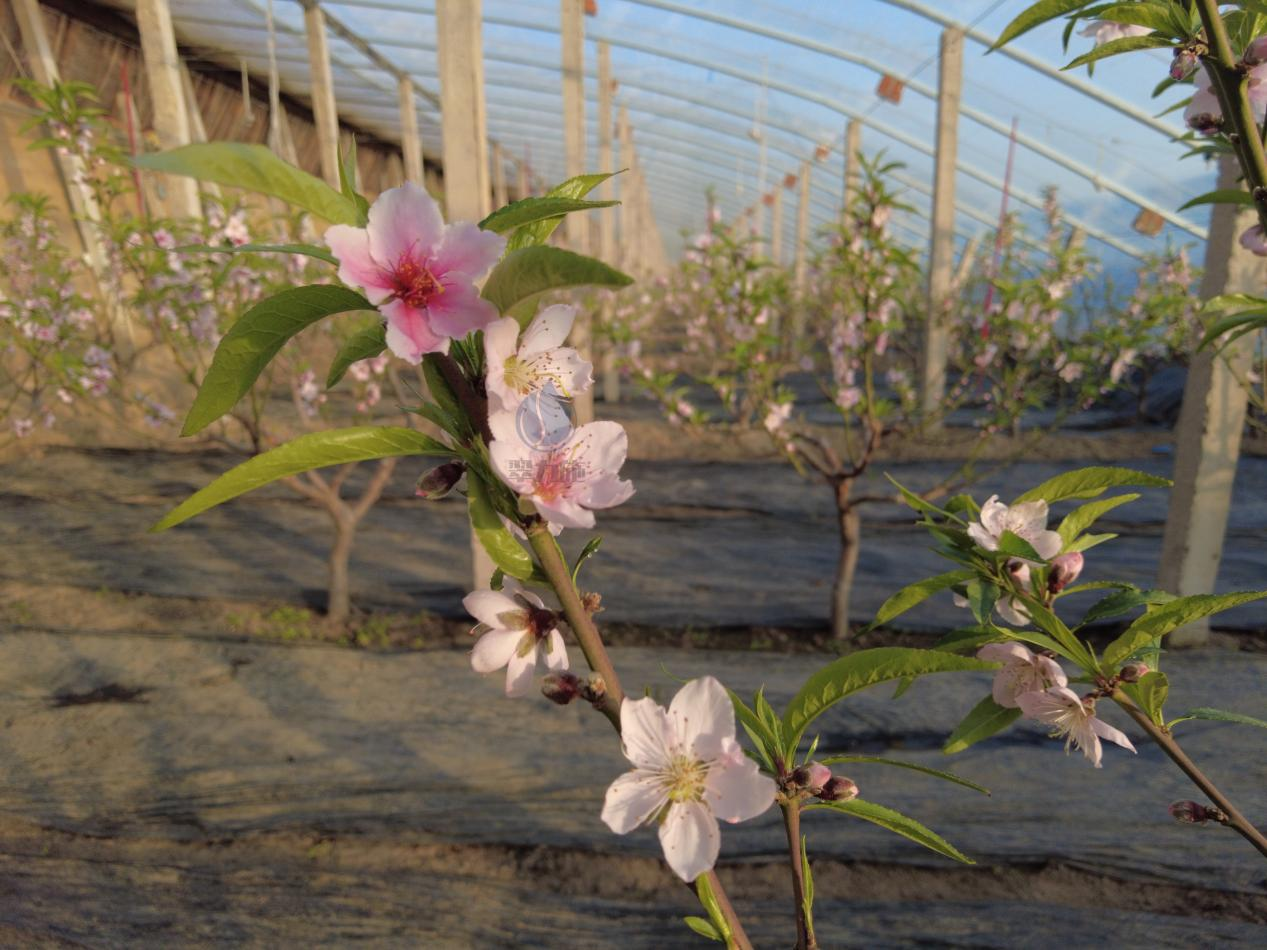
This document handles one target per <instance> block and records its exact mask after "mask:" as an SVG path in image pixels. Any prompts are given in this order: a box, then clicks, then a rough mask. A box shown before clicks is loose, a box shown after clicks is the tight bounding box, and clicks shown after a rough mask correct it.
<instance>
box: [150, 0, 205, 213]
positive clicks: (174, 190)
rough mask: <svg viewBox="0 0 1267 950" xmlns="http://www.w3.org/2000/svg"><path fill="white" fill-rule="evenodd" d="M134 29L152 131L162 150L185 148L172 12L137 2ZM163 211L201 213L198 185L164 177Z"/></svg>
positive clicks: (153, 2) (163, 2)
mask: <svg viewBox="0 0 1267 950" xmlns="http://www.w3.org/2000/svg"><path fill="white" fill-rule="evenodd" d="M136 28H137V31H138V32H139V33H140V34H141V55H142V56H143V57H144V59H145V78H146V80H147V81H148V82H149V87H150V101H151V102H152V103H153V106H154V130H155V131H156V132H157V133H158V144H159V145H160V146H161V147H162V148H163V150H164V151H166V150H168V149H173V148H179V147H180V146H182V145H188V144H189V143H190V141H191V139H190V134H189V113H188V112H187V111H186V110H185V92H184V89H182V88H181V80H180V55H179V54H178V53H177V52H176V33H175V31H174V30H173V29H172V12H171V10H170V9H169V8H168V6H167V0H137V3H136ZM164 185H165V187H166V191H167V210H168V211H169V212H170V213H171V214H172V215H173V216H174V217H178V218H194V217H199V216H201V214H202V204H201V202H200V201H199V199H198V183H197V182H196V181H194V180H193V179H192V178H186V177H185V176H183V175H173V176H169V177H167V179H166V181H165V182H164Z"/></svg>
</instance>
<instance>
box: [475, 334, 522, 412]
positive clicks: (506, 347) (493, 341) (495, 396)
mask: <svg viewBox="0 0 1267 950" xmlns="http://www.w3.org/2000/svg"><path fill="white" fill-rule="evenodd" d="M518 342H519V323H518V321H516V320H515V318H514V317H503V318H502V319H500V320H494V321H493V322H492V323H490V324H489V325H488V326H486V327H485V328H484V366H485V371H484V385H485V387H486V388H487V390H488V398H489V401H490V403H492V402H493V400H497V407H496V408H498V409H513V408H514V407H515V406H516V405H518V404H519V401H520V400H519V394H518V393H516V392H515V391H514V390H512V389H511V388H510V387H509V386H507V385H506V382H505V380H506V361H507V360H508V359H510V358H511V357H512V356H514V355H515V347H516V346H517V345H518ZM489 411H490V412H491V411H494V408H493V407H492V406H491V405H490V410H489Z"/></svg>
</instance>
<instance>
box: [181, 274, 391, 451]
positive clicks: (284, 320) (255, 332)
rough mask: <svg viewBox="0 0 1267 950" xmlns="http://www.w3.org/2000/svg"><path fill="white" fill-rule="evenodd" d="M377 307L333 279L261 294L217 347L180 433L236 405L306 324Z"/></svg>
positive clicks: (202, 425) (191, 430)
mask: <svg viewBox="0 0 1267 950" xmlns="http://www.w3.org/2000/svg"><path fill="white" fill-rule="evenodd" d="M373 309H374V306H373V304H371V303H370V302H369V301H368V300H366V299H365V298H364V297H362V296H361V295H360V294H358V293H354V292H352V291H350V290H348V289H346V288H344V287H333V286H330V285H328V284H313V285H311V286H308V287H292V288H291V289H290V290H283V291H282V292H281V293H279V294H276V295H274V296H272V297H269V298H268V299H267V300H261V301H260V302H259V303H257V304H256V305H255V306H254V307H252V308H251V309H250V310H248V311H247V312H246V313H244V314H242V316H240V317H239V318H238V319H237V322H236V323H234V324H233V326H231V327H230V328H229V332H228V333H226V334H225V335H224V338H223V339H222V340H221V341H220V345H219V346H217V347H216V352H215V356H213V357H212V359H211V368H210V369H208V370H207V375H206V378H204V379H203V381H202V385H201V386H199V387H198V395H197V396H196V397H195V398H194V404H193V406H192V407H191V408H190V410H189V415H188V416H186V417H185V425H184V427H183V428H182V429H181V430H180V434H181V435H193V434H194V433H196V432H201V431H202V430H203V429H205V428H206V427H207V426H209V425H211V423H213V422H215V421H216V420H217V419H219V418H220V417H221V416H222V415H224V414H225V413H226V412H228V411H229V410H230V409H232V408H233V405H234V403H236V402H237V401H238V400H239V399H241V398H242V397H243V396H244V395H245V394H246V393H247V392H248V391H249V390H250V388H251V386H253V385H254V384H255V380H256V379H258V378H259V375H260V373H262V372H263V371H264V367H266V366H267V365H268V363H269V361H270V360H271V359H272V358H273V357H274V356H276V355H277V352H278V350H280V349H281V348H282V346H284V345H285V343H286V341H287V340H289V339H290V338H291V337H293V336H294V335H295V334H296V333H298V332H299V331H300V330H303V329H305V328H306V327H309V326H311V325H312V324H314V323H316V322H317V321H318V320H320V319H322V318H323V317H328V316H330V314H332V313H346V312H348V311H350V310H373Z"/></svg>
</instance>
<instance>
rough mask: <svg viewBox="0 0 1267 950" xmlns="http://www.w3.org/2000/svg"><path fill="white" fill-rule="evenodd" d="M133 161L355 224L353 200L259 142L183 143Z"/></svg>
mask: <svg viewBox="0 0 1267 950" xmlns="http://www.w3.org/2000/svg"><path fill="white" fill-rule="evenodd" d="M134 162H135V163H136V164H137V165H138V166H139V167H141V168H148V169H150V170H151V171H156V172H166V173H167V174H169V175H187V176H189V177H190V178H196V179H198V180H199V181H211V182H215V183H216V184H218V185H228V186H229V187H231V188H243V189H245V190H246V191H255V192H258V193H260V194H262V195H269V196H270V197H273V198H280V199H281V200H282V201H284V202H286V203H287V204H290V205H294V206H295V207H296V208H301V209H303V210H304V211H310V212H312V213H313V214H315V215H316V216H317V217H319V218H322V219H323V220H326V221H329V222H330V223H332V224H350V225H353V226H356V225H357V223H358V221H359V218H360V216H359V214H358V212H357V207H356V205H355V204H354V203H353V202H351V201H349V200H348V199H347V198H345V197H344V196H343V195H341V194H339V192H337V191H335V190H334V189H333V188H331V187H330V186H329V185H327V184H326V183H325V182H324V181H322V180H321V179H320V178H317V177H315V176H313V175H309V174H308V173H307V172H306V171H304V170H303V169H300V168H296V167H295V166H294V165H289V164H287V163H286V162H284V161H282V160H281V159H280V158H278V157H277V156H276V155H274V154H273V153H272V152H271V151H269V149H268V148H267V147H266V146H263V145H247V144H244V143H242V142H205V143H199V144H195V145H182V146H180V147H179V148H174V149H170V150H168V151H166V152H153V153H150V154H148V155H138V156H136V158H135V159H134Z"/></svg>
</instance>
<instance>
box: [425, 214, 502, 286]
mask: <svg viewBox="0 0 1267 950" xmlns="http://www.w3.org/2000/svg"><path fill="white" fill-rule="evenodd" d="M504 250H506V239H505V238H504V237H502V236H501V235H500V234H498V233H497V232H495V231H484V230H481V229H480V227H479V225H476V224H472V223H471V222H469V221H458V222H457V223H455V224H450V225H449V226H448V227H447V228H445V229H444V238H443V239H442V240H441V241H440V246H439V247H437V248H436V249H435V251H434V252H433V253H432V255H431V273H433V274H435V275H436V276H437V277H444V276H449V277H453V278H457V277H458V276H459V275H461V276H462V277H464V278H465V281H466V283H471V282H472V281H475V280H478V279H479V278H480V277H482V276H483V275H484V272H485V271H487V270H488V269H489V268H490V267H492V266H493V265H494V264H496V263H497V260H498V258H500V257H501V256H502V251H504Z"/></svg>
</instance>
